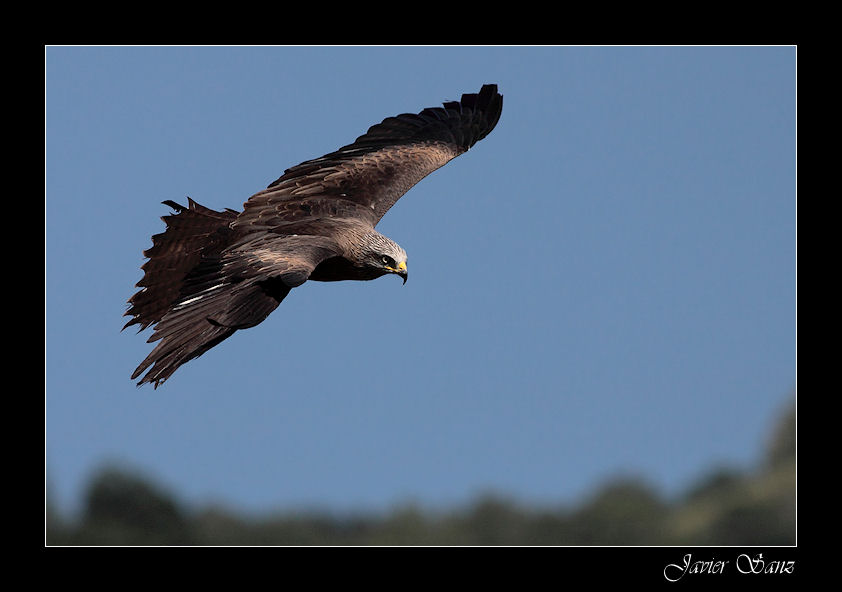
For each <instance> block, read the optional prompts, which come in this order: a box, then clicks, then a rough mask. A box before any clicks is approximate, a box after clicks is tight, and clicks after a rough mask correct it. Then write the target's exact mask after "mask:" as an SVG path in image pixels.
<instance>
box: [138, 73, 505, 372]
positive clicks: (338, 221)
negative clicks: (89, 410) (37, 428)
mask: <svg viewBox="0 0 842 592" xmlns="http://www.w3.org/2000/svg"><path fill="white" fill-rule="evenodd" d="M502 107H503V97H502V95H500V94H499V93H498V92H497V86H496V85H493V84H487V85H484V86H483V87H482V89H481V90H480V92H479V93H477V94H465V95H462V99H461V100H460V101H458V102H457V101H452V102H448V103H444V105H443V107H435V108H429V109H424V110H423V111H421V112H420V113H418V114H403V115H398V116H396V117H389V118H387V119H385V120H383V121H382V122H381V123H379V124H377V125H374V126H372V127H371V128H370V129H369V130H368V132H366V133H365V134H364V135H362V136H360V137H359V138H357V140H356V141H355V142H354V143H353V144H349V145H347V146H344V147H342V148H340V149H339V150H337V151H335V152H331V153H330V154H326V155H324V156H322V157H321V158H316V159H313V160H308V161H306V162H303V163H301V164H299V165H297V166H294V167H292V168H290V169H287V170H286V171H285V172H284V174H283V175H282V176H281V177H280V178H278V179H277V180H276V181H274V182H273V183H272V184H271V185H269V187H267V188H266V189H264V190H263V191H260V192H258V193H256V194H255V195H253V196H252V197H250V198H249V199H248V201H246V203H245V204H244V210H243V211H242V212H237V211H235V210H231V209H226V210H224V211H222V212H217V211H215V210H211V209H208V208H206V207H203V206H201V205H199V204H197V203H196V202H195V201H193V200H192V199H190V198H188V201H187V206H186V207H185V206H181V205H179V204H176V203H174V202H172V201H165V202H164V203H165V204H166V205H168V206H170V207H171V208H173V210H175V214H172V215H168V216H164V217H163V220H164V222H165V223H166V230H165V231H164V232H163V233H162V234H156V235H154V236H153V237H152V247H151V248H150V249H148V250H146V251H144V255H145V256H146V257H148V261H146V263H144V264H143V266H142V269H143V271H144V276H143V278H142V279H141V280H140V281H139V282H138V283H137V287H139V288H141V290H140V291H138V292H137V293H136V294H135V295H134V296H132V297H131V298H130V299H129V304H130V307H129V309H128V311H127V312H126V313H125V314H126V315H127V316H130V317H132V318H131V320H130V321H129V322H128V323H126V325H125V327H128V326H130V325H139V329H140V330H143V329H145V328H146V327H148V326H150V325H152V326H153V333H152V335H151V337H150V338H149V342H150V343H151V342H156V341H157V342H158V343H157V345H156V346H155V348H154V349H153V350H152V352H151V353H150V354H149V355H148V356H147V357H146V359H145V360H143V362H141V363H140V365H139V366H138V367H137V369H136V370H135V371H134V373H133V374H132V378H133V379H134V378H137V377H138V376H140V375H141V374H143V373H144V372H146V374H145V375H144V376H143V377H142V378H141V380H140V382H138V385H142V384H144V383H153V384H154V386H155V387H156V388H157V387H158V386H159V385H160V384H161V383H163V382H164V381H165V380H167V378H169V377H170V376H171V375H172V373H173V372H175V370H176V369H177V368H178V367H179V366H181V365H182V364H184V363H185V362H187V361H189V360H192V359H193V358H196V357H198V356H200V355H202V354H203V353H204V352H206V351H208V350H209V349H210V348H212V347H214V346H215V345H216V344H218V343H219V342H221V341H222V340H224V339H226V338H228V337H230V336H231V335H232V334H233V333H234V332H235V331H237V330H238V329H246V328H249V327H253V326H255V325H257V324H258V323H260V322H262V321H263V320H264V319H265V318H266V317H267V316H268V315H269V313H271V312H272V311H273V310H274V309H275V308H277V306H278V304H280V302H281V301H282V300H283V299H284V298H285V297H286V295H287V294H288V293H289V291H290V290H291V289H292V288H294V287H296V286H299V285H301V284H302V283H304V282H305V281H307V280H308V279H311V280H315V281H339V280H352V279H353V280H370V279H374V278H377V277H380V276H382V275H385V274H387V273H394V274H398V275H400V276H402V277H403V278H404V281H406V252H405V251H404V250H403V249H401V248H400V247H399V246H398V245H397V244H396V243H395V242H394V241H392V240H390V239H388V238H386V237H385V236H383V235H381V234H380V233H378V232H377V231H376V230H375V229H374V227H375V226H376V225H377V223H378V222H379V221H380V219H381V218H382V217H383V215H384V214H385V213H386V212H387V211H388V210H389V208H391V207H392V206H393V205H394V204H395V202H396V201H397V200H398V199H399V198H400V197H401V196H402V195H403V194H404V193H406V192H407V191H408V190H409V189H410V188H411V187H412V186H413V185H415V184H416V183H417V182H418V181H420V180H421V179H422V178H424V177H425V176H427V175H428V174H430V173H431V172H433V171H434V170H436V169H438V168H439V167H441V166H443V165H444V164H446V163H447V162H449V161H450V160H452V159H453V158H455V157H456V156H459V155H460V154H462V153H463V152H465V151H466V150H468V149H469V148H470V147H471V146H473V145H474V144H475V143H476V142H478V141H480V140H481V139H483V138H484V137H485V136H486V135H488V133H489V132H491V130H492V129H494V126H495V125H496V124H497V121H498V120H499V118H500V113H501V111H502ZM125 327H123V328H124V329H125Z"/></svg>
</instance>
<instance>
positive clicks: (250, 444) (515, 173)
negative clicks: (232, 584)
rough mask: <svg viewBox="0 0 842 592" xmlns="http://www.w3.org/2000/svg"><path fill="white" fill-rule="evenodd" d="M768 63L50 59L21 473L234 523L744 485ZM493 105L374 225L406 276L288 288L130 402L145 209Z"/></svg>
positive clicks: (256, 52) (769, 340)
mask: <svg viewBox="0 0 842 592" xmlns="http://www.w3.org/2000/svg"><path fill="white" fill-rule="evenodd" d="M795 53H796V52H795V48H793V47H361V48H358V47H330V48H323V47H248V48H239V47H48V48H46V50H45V203H46V220H45V233H46V236H45V248H46V256H45V319H46V324H45V432H46V436H45V464H46V476H47V480H48V483H49V487H50V492H51V494H52V495H53V497H54V498H55V500H56V502H57V503H58V505H59V506H60V507H61V508H62V509H64V510H66V511H73V510H75V509H76V508H77V507H78V504H79V499H80V495H81V490H82V487H83V486H84V484H85V482H86V481H87V479H88V478H89V476H90V474H91V473H92V471H94V470H95V469H96V468H98V467H99V466H101V465H102V464H103V463H106V462H108V463H117V464H120V465H121V466H125V467H128V468H131V469H135V470H139V471H141V472H143V473H145V474H147V475H149V476H150V477H152V478H153V479H155V480H157V481H159V482H160V483H161V484H163V485H164V486H165V487H167V488H168V489H170V490H171V491H173V492H174V493H175V494H177V495H178V496H179V497H181V498H182V499H184V500H185V501H187V502H190V503H193V504H204V503H209V502H216V503H223V504H226V505H228V506H230V507H232V508H235V509H238V510H242V511H248V512H262V511H267V510H274V509H295V508H304V507H306V508H324V509H330V510H334V511H346V510H360V509H362V510H388V509H389V508H392V507H394V506H396V505H399V504H403V503H409V502H414V503H420V504H424V505H428V506H438V507H441V506H450V505H453V504H463V503H468V502H470V501H471V500H472V499H474V497H475V496H476V495H478V494H480V493H483V492H490V491H493V492H499V493H502V494H506V495H510V496H512V497H514V498H516V499H519V500H522V501H524V502H536V503H566V502H573V501H575V500H577V499H579V498H580V497H581V496H584V495H587V494H588V493H589V492H591V491H593V490H594V489H595V488H596V487H598V486H599V485H600V484H602V483H603V482H604V481H605V480H606V479H609V478H612V477H614V476H616V475H640V476H642V477H643V478H644V479H646V480H647V481H649V482H650V483H651V484H653V486H655V487H657V488H658V489H659V490H660V491H662V492H663V493H665V494H668V495H669V494H675V493H678V492H680V491H682V490H683V489H684V488H686V487H687V486H688V485H690V484H691V483H693V482H694V480H696V479H698V478H699V477H701V476H702V475H703V474H704V473H705V472H706V471H707V470H709V469H710V468H712V467H715V466H719V465H723V464H726V465H732V466H738V467H749V466H751V465H752V463H754V462H756V461H757V460H758V459H759V457H760V455H761V454H762V449H763V446H764V444H765V439H766V438H767V437H768V434H769V430H770V428H771V426H772V425H773V423H774V421H775V420H776V418H777V417H778V415H779V413H780V412H781V410H782V407H783V405H785V403H786V402H787V401H788V400H789V399H790V398H791V396H792V392H793V391H794V387H795V379H796V374H795V372H796V371H795V368H796V356H795V350H796V305H795V298H796V279H795V278H796V274H795V270H796V256H795V251H796V223H795V219H796V200H795V193H796V180H795V179H796V177H795V174H796V168H795V162H796V158H795V157H796V135H795V130H796V126H795V113H796V111H795V101H796V84H795V69H796V55H795ZM488 82H494V83H497V84H498V85H499V89H500V91H501V92H502V94H503V95H504V96H505V99H504V107H503V114H502V117H501V119H500V122H499V124H498V126H497V128H496V129H495V130H494V131H493V132H492V133H491V134H490V135H489V136H488V137H487V138H486V139H484V140H483V141H482V142H480V143H479V144H477V145H476V146H475V147H474V148H473V149H472V150H471V151H469V152H468V153H467V154H465V155H463V156H461V157H459V158H458V159H456V160H454V161H452V162H451V163H449V164H448V165H447V166H446V167H444V168H442V169H440V170H439V171H437V172H436V173H434V174H433V175H431V176H429V177H427V178H426V179H424V180H423V181H422V182H421V183H419V184H418V185H417V186H416V187H415V188H413V189H412V190H411V191H410V192H409V193H408V194H407V195H406V196H404V197H403V198H402V199H401V200H400V201H399V202H398V204H397V205H396V206H395V207H394V208H393V209H392V210H391V211H390V212H389V213H388V214H387V216H386V217H385V218H384V219H383V221H382V222H381V224H380V226H378V230H380V231H381V232H383V233H384V234H386V235H387V236H390V237H391V238H393V239H394V240H395V241H397V242H398V243H399V244H400V245H401V246H403V247H404V248H405V249H406V250H407V252H408V254H409V270H410V279H409V281H408V282H407V284H406V285H405V286H403V285H401V282H400V280H399V279H398V278H393V277H385V278H382V279H379V280H376V281H373V282H359V283H357V282H342V283H330V284H324V283H316V282H312V283H307V284H304V285H303V286H301V287H300V288H297V289H295V290H294V291H293V292H292V293H291V294H290V296H289V297H288V298H287V299H286V300H285V301H284V302H283V303H282V305H281V306H280V307H279V308H278V309H277V310H276V311H275V312H274V313H273V314H272V315H271V316H270V317H269V318H268V319H267V320H266V321H265V322H264V323H263V324H261V325H259V326H258V327H256V328H254V329H250V330H247V331H240V332H238V333H237V334H236V335H234V336H233V337H232V338H230V339H228V340H227V341H225V342H224V343H222V344H221V345H219V346H218V347H216V348H214V349H213V350H211V351H209V352H208V353H206V354H205V355H204V356H202V357H200V358H198V359H196V360H193V361H191V362H190V363H188V364H187V365H185V366H183V367H182V368H180V369H179V370H178V371H177V372H176V373H175V374H174V376H173V377H172V378H171V379H170V380H169V381H168V382H167V383H165V384H164V385H163V386H162V387H160V388H159V389H157V390H152V389H151V388H150V387H148V386H146V387H143V388H140V389H138V388H136V387H135V384H134V382H133V381H132V380H130V379H129V376H130V374H131V372H132V370H134V368H135V366H136V365H137V364H138V363H139V362H140V360H142V359H143V358H144V357H145V356H146V354H147V353H148V351H149V350H150V345H149V344H147V343H146V339H147V338H148V335H149V331H146V332H144V333H141V334H140V335H138V334H136V332H135V331H134V330H133V329H127V330H126V331H123V332H121V331H120V329H121V327H122V326H123V324H124V323H125V321H126V320H127V319H126V318H123V317H122V316H121V315H122V314H123V312H125V309H126V305H125V303H126V300H127V299H128V298H129V297H130V296H131V294H132V293H133V292H134V291H135V289H134V284H135V283H136V282H137V281H138V280H139V279H140V277H141V271H140V265H141V264H142V263H143V258H142V251H143V250H144V249H146V248H148V247H149V246H150V245H151V238H150V237H151V235H152V234H155V233H158V232H161V231H162V230H163V222H161V220H160V219H159V218H160V216H162V215H165V214H167V213H168V208H166V206H163V205H161V202H162V201H163V200H165V199H171V200H175V201H178V202H182V203H183V202H185V201H186V196H188V195H189V196H190V197H192V198H193V199H195V200H196V201H198V202H199V203H201V204H203V205H206V206H208V207H211V208H216V209H221V208H225V207H231V208H238V209H239V208H241V206H242V203H243V202H244V201H245V200H246V199H248V197H249V196H250V195H252V194H253V193H255V192H257V191H259V190H261V189H263V188H264V187H265V186H266V185H267V184H268V183H270V182H271V181H273V180H274V179H276V178H277V177H278V176H279V175H280V173H281V172H282V171H283V169H285V168H287V167H289V166H292V165H294V164H297V163H299V162H301V161H303V160H306V159H309V158H313V157H317V156H321V155H322V154H325V153H327V152H331V151H333V150H335V149H336V148H338V147H339V146H342V145H345V144H347V143H350V142H351V141H353V140H354V139H355V138H356V137H357V136H359V135H360V134H362V133H363V132H365V130H366V129H367V128H368V127H369V126H371V125H373V124H374V123H377V122H379V121H381V120H382V119H384V118H385V117H387V116H391V115H396V114H398V113H403V112H417V111H420V110H421V109H423V108H425V107H429V106H436V105H439V104H440V103H441V102H443V101H445V100H454V99H458V98H459V97H460V95H461V94H462V93H464V92H476V91H477V90H479V88H480V86H481V85H482V84H483V83H488Z"/></svg>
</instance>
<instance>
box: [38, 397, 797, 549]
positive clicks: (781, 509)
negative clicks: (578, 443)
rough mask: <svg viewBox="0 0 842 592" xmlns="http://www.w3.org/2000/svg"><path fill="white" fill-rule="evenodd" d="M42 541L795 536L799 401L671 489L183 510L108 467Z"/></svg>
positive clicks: (620, 484)
mask: <svg viewBox="0 0 842 592" xmlns="http://www.w3.org/2000/svg"><path fill="white" fill-rule="evenodd" d="M46 544H47V545H577V546H586V545H647V546H650V545H716V546H721V545H764V546H765V545H794V544H795V405H794V403H793V404H792V405H791V407H790V408H789V409H788V410H787V412H786V413H785V414H784V416H783V417H782V418H781V420H780V421H779V423H778V425H777V426H776V428H775V430H774V433H773V434H772V435H771V437H770V439H769V442H768V444H767V446H766V448H765V451H764V455H763V459H762V461H761V462H760V463H759V466H757V467H754V468H753V469H751V470H742V471H740V470H735V469H729V468H719V469H716V470H713V471H712V472H710V474H708V475H706V476H704V477H703V478H702V479H701V480H699V482H698V483H696V484H695V485H694V486H692V487H691V488H690V489H689V490H687V491H686V492H685V493H683V494H682V495H681V496H679V497H678V498H677V499H674V500H666V499H663V498H662V496H660V495H659V494H658V492H656V491H654V490H653V488H651V487H649V486H648V485H647V484H646V483H645V482H643V481H641V480H637V479H630V478H624V479H619V480H615V481H613V482H610V483H607V484H605V485H604V486H603V487H601V488H600V489H598V490H597V491H596V492H595V493H594V494H593V495H592V496H591V497H590V498H589V499H587V500H585V501H583V502H581V503H580V504H577V505H576V506H574V507H545V508H537V507H529V506H524V505H520V504H518V503H517V502H515V501H513V500H511V499H508V498H505V497H500V496H495V495H488V496H484V497H482V498H480V499H478V500H476V501H475V502H474V503H473V504H471V505H469V506H468V507H466V508H461V509H455V510H452V511H448V512H432V511H424V510H422V509H419V508H418V507H415V506H405V507H401V508H398V509H395V510H393V511H391V512H390V513H388V514H386V515H365V514H360V515H351V516H335V515H329V514H319V513H316V512H311V513H300V512H288V513H280V514H275V515H266V516H263V517H260V518H254V517H246V516H242V515H238V514H237V513H236V512H232V511H229V510H226V509H223V508H219V507H207V508H200V509H197V510H192V511H191V510H188V509H187V508H186V507H185V505H184V504H183V503H181V502H180V501H179V500H178V499H176V497H174V496H173V495H171V494H170V493H168V492H166V491H164V490H162V489H161V488H160V487H159V486H157V485H156V484H155V483H152V482H150V481H149V480H147V479H144V478H142V477H140V476H138V475H134V474H132V473H129V472H125V471H122V470H119V469H115V468H105V469H103V470H101V471H100V472H99V473H97V474H96V475H94V477H93V478H92V479H91V481H90V483H89V485H88V487H87V491H86V495H85V502H84V509H83V511H82V515H81V516H80V517H79V518H78V519H76V520H72V521H70V520H66V519H63V518H62V517H60V516H58V515H57V513H56V512H55V511H54V510H53V509H52V507H51V505H50V502H49V499H48V500H47V504H46Z"/></svg>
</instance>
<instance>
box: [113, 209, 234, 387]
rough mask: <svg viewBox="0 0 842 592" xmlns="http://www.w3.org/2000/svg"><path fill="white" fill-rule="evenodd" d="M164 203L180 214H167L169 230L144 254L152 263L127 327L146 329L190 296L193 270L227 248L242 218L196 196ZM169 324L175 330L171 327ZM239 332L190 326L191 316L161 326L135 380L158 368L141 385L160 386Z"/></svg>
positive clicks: (207, 325) (133, 300)
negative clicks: (237, 220)
mask: <svg viewBox="0 0 842 592" xmlns="http://www.w3.org/2000/svg"><path fill="white" fill-rule="evenodd" d="M164 204H166V205H168V206H170V207H171V208H173V209H174V210H175V211H176V213H175V214H173V215H169V216H163V217H162V220H163V221H164V222H165V223H166V225H167V228H166V230H165V231H164V232H163V233H161V234H156V235H154V236H153V237H152V247H151V248H150V249H148V250H146V251H144V252H143V254H144V256H145V257H148V261H146V263H144V264H143V265H142V266H141V269H142V270H143V271H144V275H143V278H142V279H141V280H140V281H139V282H138V283H137V287H138V288H140V290H139V291H138V292H137V293H136V294H134V296H132V297H131V298H130V299H129V301H128V302H129V305H130V306H129V309H128V310H127V311H126V313H125V315H126V316H130V317H132V318H131V320H129V322H127V323H126V324H125V326H124V327H123V329H125V328H126V327H129V326H131V325H139V331H142V330H143V329H145V328H146V327H148V326H149V325H157V324H158V323H159V322H160V321H161V320H162V319H163V318H164V317H165V315H167V313H169V312H171V311H172V310H173V308H174V306H175V305H176V304H177V303H178V302H179V301H180V300H182V299H183V298H184V296H185V287H186V286H185V284H186V282H185V280H186V278H187V276H188V274H189V273H191V272H193V273H195V269H196V268H197V267H199V268H201V267H202V266H203V265H204V263H205V262H207V261H208V260H212V259H213V257H214V256H215V255H218V254H219V252H220V251H221V250H222V249H223V248H224V247H225V246H226V244H227V241H228V236H229V233H230V232H231V231H230V228H229V224H230V223H231V221H232V220H234V218H236V216H237V212H236V211H234V210H229V209H226V210H225V211H222V212H217V211H215V210H211V209H209V208H206V207H204V206H201V205H199V204H197V203H196V202H194V201H193V200H192V199H190V198H188V205H187V207H185V206H182V205H179V204H177V203H175V202H172V201H165V202H164ZM200 264H203V265H200ZM191 277H192V276H191ZM182 316H186V315H182ZM191 320H194V319H191ZM203 320H204V319H203ZM168 324H169V325H172V328H168V327H165V325H168ZM235 330H236V329H234V328H231V327H224V326H219V325H214V324H212V323H208V322H200V323H196V322H193V323H192V324H190V325H188V324H187V323H186V322H185V319H179V322H178V323H166V322H165V323H163V324H162V325H157V326H156V330H155V333H153V335H152V336H151V337H150V338H149V342H153V341H158V340H161V341H160V343H159V344H158V345H157V346H156V347H155V349H154V350H153V351H152V352H151V353H150V354H149V356H148V357H147V358H146V359H145V360H143V362H141V364H140V365H139V366H138V367H137V369H136V370H135V371H134V373H133V374H132V379H134V378H137V377H138V376H139V375H140V374H142V373H143V372H144V370H146V369H147V368H148V367H149V366H152V368H151V369H150V370H149V372H148V373H147V374H146V375H145V376H144V377H143V378H142V379H141V381H140V382H139V383H138V385H141V384H144V383H146V382H154V385H155V387H157V386H158V385H159V384H160V383H162V382H163V381H164V380H166V379H167V378H169V376H170V375H171V374H172V373H173V372H175V370H176V369H177V368H178V367H179V366H181V365H182V364H184V363H185V362H187V361H188V360H191V359H193V358H195V357H197V356H200V355H202V354H203V353H204V352H206V351H207V350H209V349H210V348H212V347H213V346H215V345H217V344H218V343H219V342H221V341H222V340H224V339H226V338H227V337H229V336H231V335H232V334H233V333H234V331H235ZM153 364H154V365H153Z"/></svg>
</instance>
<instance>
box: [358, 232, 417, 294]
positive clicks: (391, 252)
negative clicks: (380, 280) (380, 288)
mask: <svg viewBox="0 0 842 592" xmlns="http://www.w3.org/2000/svg"><path fill="white" fill-rule="evenodd" d="M363 263H364V265H365V266H366V267H368V268H370V269H371V270H372V271H374V272H377V274H378V275H385V274H387V273H394V274H397V275H399V276H400V277H401V278H403V283H406V278H407V269H406V251H404V250H403V249H402V248H401V247H400V245H398V244H397V243H396V242H395V241H393V240H392V239H390V238H388V237H385V236H383V235H382V234H379V233H372V234H369V235H368V236H367V237H366V241H365V250H364V252H363Z"/></svg>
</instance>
